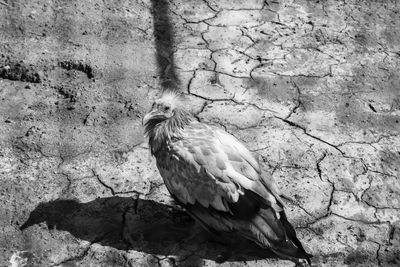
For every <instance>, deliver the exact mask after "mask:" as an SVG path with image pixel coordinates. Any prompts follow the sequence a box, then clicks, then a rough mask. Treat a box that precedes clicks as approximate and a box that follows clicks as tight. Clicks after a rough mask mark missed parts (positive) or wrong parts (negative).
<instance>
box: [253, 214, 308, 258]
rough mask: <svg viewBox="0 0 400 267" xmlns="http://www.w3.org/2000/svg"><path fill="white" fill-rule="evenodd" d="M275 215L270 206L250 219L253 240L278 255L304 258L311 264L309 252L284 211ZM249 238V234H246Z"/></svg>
mask: <svg viewBox="0 0 400 267" xmlns="http://www.w3.org/2000/svg"><path fill="white" fill-rule="evenodd" d="M279 215H280V218H277V217H276V214H275V212H274V211H273V210H272V209H271V208H267V209H260V211H259V213H258V214H257V215H256V217H255V218H254V219H253V220H252V225H253V226H254V227H253V229H252V231H251V232H252V235H253V238H252V239H253V240H254V241H256V243H258V244H260V245H262V246H263V247H268V248H269V249H271V250H272V251H273V252H274V253H275V254H277V255H278V256H280V257H282V258H285V259H288V260H292V261H294V262H298V259H305V260H306V261H307V262H308V264H309V265H311V257H312V255H311V254H308V253H307V252H306V251H305V250H304V248H303V245H302V244H301V242H300V240H299V239H298V238H297V236H296V232H295V230H294V228H293V226H292V225H291V224H290V223H289V221H288V220H287V217H286V214H285V212H284V211H282V212H280V213H279ZM247 237H248V238H249V236H247Z"/></svg>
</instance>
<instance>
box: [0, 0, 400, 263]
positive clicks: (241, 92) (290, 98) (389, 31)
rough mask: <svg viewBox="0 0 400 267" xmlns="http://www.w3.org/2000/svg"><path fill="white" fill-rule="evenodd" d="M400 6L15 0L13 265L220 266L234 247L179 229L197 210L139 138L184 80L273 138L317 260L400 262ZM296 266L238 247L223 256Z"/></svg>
mask: <svg viewBox="0 0 400 267" xmlns="http://www.w3.org/2000/svg"><path fill="white" fill-rule="evenodd" d="M399 12H400V5H399V2H398V1H316V0H314V1H305V0H304V1H289V0H285V1H283V0H282V1H278V0H276V1H273V0H271V1H258V0H252V1H238V0H237V1H224V0H221V1H213V0H204V1H195V0H192V1H186V0H180V1H178V0H171V1H166V0H159V1H155V0H154V1H150V0H143V1H142V0H132V1H124V0H121V1H100V0H93V1H70V0H68V1H67V0H52V1H39V0H30V1H27V0H26V1H24V0H15V1H11V0H1V1H0V27H1V28H0V233H1V234H0V265H1V266H8V265H10V264H11V263H10V262H9V261H10V260H11V262H13V263H14V264H16V265H13V266H24V265H23V262H26V266H216V265H217V263H216V262H215V260H216V259H217V258H218V257H217V256H218V254H220V253H221V252H223V251H224V250H225V246H223V245H221V244H218V243H215V242H212V241H209V240H208V239H205V240H201V239H198V240H191V241H189V242H187V243H184V242H183V239H184V238H185V237H186V236H187V235H188V234H189V233H190V232H191V231H192V228H191V227H192V220H191V219H190V218H189V217H188V216H187V215H185V213H184V212H182V211H181V210H180V209H179V208H177V207H176V206H175V205H174V204H173V202H172V201H171V199H170V197H169V195H168V192H167V191H166V189H165V188H164V186H163V184H162V180H161V178H160V176H159V174H158V172H157V170H156V168H155V164H154V161H153V160H152V158H151V157H150V155H149V152H148V150H147V144H146V142H145V139H144V137H143V129H142V126H141V118H142V117H143V114H144V113H145V112H146V111H147V110H148V109H149V107H150V105H151V100H152V99H153V98H154V97H155V96H156V95H157V94H158V93H159V90H160V89H162V88H171V87H178V88H179V89H180V90H182V91H183V92H186V93H187V94H188V100H189V101H188V103H187V105H188V108H190V109H191V110H192V112H194V113H195V114H196V116H197V117H198V118H199V119H200V120H201V121H204V122H208V123H212V124H216V125H220V126H221V127H223V128H225V129H226V130H227V131H228V132H231V133H232V134H234V135H235V136H237V137H238V138H239V139H241V140H242V141H243V142H245V143H246V144H247V146H248V147H249V148H250V149H251V150H252V151H254V152H257V153H258V154H259V155H260V157H261V158H262V160H263V161H264V162H265V168H266V169H268V170H269V171H271V172H272V173H273V176H274V178H275V179H276V181H277V183H278V185H279V187H280V188H281V189H282V191H283V192H284V194H285V195H286V196H287V197H288V200H287V213H288V217H289V218H290V220H291V222H292V223H293V224H294V225H295V226H296V228H297V232H298V235H299V238H300V239H301V240H302V242H303V244H304V246H305V247H306V250H307V251H310V252H311V253H312V254H314V255H315V256H314V258H313V266H399V265H400V256H399V254H400V251H399V250H400V181H399V179H400V177H399V176H400V170H399V168H400V134H399V130H400V122H399V121H400V74H399V68H400V14H399ZM264 253H265V252H264ZM256 254H257V255H256ZM18 262H19V265H17V263H18ZM291 265H292V263H290V262H288V261H282V260H278V259H275V258H271V255H270V254H268V253H265V254H263V255H260V253H254V249H249V250H248V251H247V250H246V249H242V248H238V249H237V250H236V251H234V253H233V255H232V257H231V258H230V259H229V261H227V262H225V263H223V264H221V266H251V267H253V266H291Z"/></svg>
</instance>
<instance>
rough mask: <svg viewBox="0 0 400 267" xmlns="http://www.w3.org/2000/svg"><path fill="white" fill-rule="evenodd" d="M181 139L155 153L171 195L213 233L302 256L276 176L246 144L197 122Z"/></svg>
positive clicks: (183, 132) (292, 255) (294, 255)
mask: <svg viewBox="0 0 400 267" xmlns="http://www.w3.org/2000/svg"><path fill="white" fill-rule="evenodd" d="M182 136H183V138H182V139H180V140H176V141H174V142H171V143H169V144H168V147H166V148H165V149H164V150H163V151H161V152H160V153H158V154H157V155H156V157H157V166H158V168H159V170H160V173H161V176H162V177H163V178H164V181H165V184H166V186H167V188H168V190H169V191H170V193H171V194H172V195H174V197H175V198H176V199H177V200H178V201H179V202H180V203H181V204H182V205H183V206H185V207H186V209H187V211H188V212H189V213H190V214H191V215H192V216H193V217H194V218H196V219H197V220H199V221H200V222H201V223H202V224H203V225H204V226H205V227H206V228H208V229H209V230H211V231H213V229H214V230H216V231H238V232H240V233H241V234H242V235H243V236H245V237H246V238H249V239H251V240H253V241H255V242H257V243H258V244H260V245H261V246H263V247H269V248H271V249H272V250H274V251H275V250H277V251H282V254H284V255H286V257H297V256H296V255H300V254H301V255H302V253H301V252H302V251H304V250H303V249H302V247H301V244H300V242H298V243H299V244H300V247H299V245H297V244H296V243H297V241H298V240H297V238H296V236H295V233H294V230H293V228H290V227H291V225H290V224H289V223H288V222H287V220H286V216H284V217H282V214H283V215H284V211H283V203H282V201H281V200H280V198H279V193H278V190H277V188H276V186H275V184H274V183H273V181H272V180H271V179H272V178H271V177H268V176H267V175H265V173H264V172H263V171H262V169H261V167H260V165H259V162H258V160H257V159H256V158H255V157H254V156H253V155H252V153H251V152H250V151H249V150H247V149H246V147H245V146H244V145H243V144H241V143H240V142H239V141H238V140H237V139H236V138H235V137H233V136H232V135H230V134H228V133H226V132H223V131H221V130H220V129H218V128H213V127H210V126H207V125H204V124H201V123H197V122H195V123H192V124H191V125H189V126H187V127H186V128H185V129H184V130H183V131H182ZM288 225H289V226H290V227H289V226H288ZM292 230H293V231H292ZM293 233H294V235H293ZM299 251H300V252H299ZM277 254H278V253H277ZM305 257H307V256H306V254H305V255H303V256H302V257H301V258H305Z"/></svg>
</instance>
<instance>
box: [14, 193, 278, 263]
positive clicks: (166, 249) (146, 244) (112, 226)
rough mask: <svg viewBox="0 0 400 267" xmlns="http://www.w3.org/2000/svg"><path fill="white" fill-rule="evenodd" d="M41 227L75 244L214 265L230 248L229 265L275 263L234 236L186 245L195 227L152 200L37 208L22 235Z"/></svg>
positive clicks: (54, 203) (58, 202) (196, 240)
mask: <svg viewBox="0 0 400 267" xmlns="http://www.w3.org/2000/svg"><path fill="white" fill-rule="evenodd" d="M42 222H45V223H46V224H47V226H48V228H49V229H55V230H64V231H68V232H69V233H71V234H72V235H73V236H75V237H77V238H79V239H83V240H87V241H90V242H94V243H98V244H101V245H104V246H111V247H114V248H116V249H122V250H136V251H141V252H145V253H148V254H156V255H165V256H177V257H181V258H187V257H188V255H192V256H193V255H195V256H197V257H198V260H201V259H211V260H216V261H218V260H219V259H220V255H223V254H224V253H226V252H227V250H228V248H229V250H230V252H231V255H230V257H229V258H227V259H225V260H228V261H243V260H252V259H261V258H269V257H276V256H275V255H274V254H273V253H272V252H270V251H266V250H262V249H259V248H258V247H257V246H256V245H255V244H253V243H251V242H248V241H244V240H243V239H241V237H240V236H238V235H235V234H233V235H231V236H230V241H228V242H225V241H226V239H224V242H223V243H220V242H215V240H216V239H215V238H211V239H210V238H209V237H207V238H196V237H195V238H191V239H189V240H185V239H186V238H187V237H188V236H190V235H191V233H192V231H193V225H194V221H193V220H192V219H191V218H190V217H189V216H188V215H187V214H186V212H184V211H183V210H182V209H180V208H178V207H173V206H169V205H165V204H162V203H158V202H155V201H153V200H143V199H134V198H130V197H117V196H114V197H108V198H97V199H96V200H93V201H90V202H86V203H81V202H78V201H76V200H67V199H60V200H55V201H50V202H47V203H41V204H39V205H38V206H37V207H36V208H35V209H34V210H33V211H32V212H31V213H30V216H29V218H28V220H27V221H26V222H25V223H24V224H23V225H22V226H21V230H25V229H26V228H28V227H30V226H32V225H35V224H38V223H42ZM203 235H206V233H205V232H204V233H203ZM217 240H218V238H217ZM233 240H234V241H233ZM239 241H240V242H239ZM237 244H240V245H238V246H239V247H238V246H237ZM194 251H195V252H196V253H193V252H194Z"/></svg>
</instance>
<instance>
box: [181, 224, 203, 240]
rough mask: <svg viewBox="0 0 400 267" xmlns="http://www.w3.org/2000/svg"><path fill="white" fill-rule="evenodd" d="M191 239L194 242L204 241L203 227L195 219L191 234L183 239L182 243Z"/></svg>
mask: <svg viewBox="0 0 400 267" xmlns="http://www.w3.org/2000/svg"><path fill="white" fill-rule="evenodd" d="M192 241H195V242H196V243H201V242H204V241H205V231H204V228H203V226H201V224H200V223H199V222H198V221H197V220H195V223H194V224H193V227H192V231H191V234H190V235H189V236H188V237H186V238H185V239H184V240H183V242H182V244H188V243H191V242H192Z"/></svg>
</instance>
